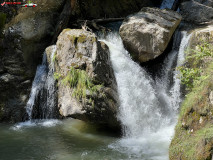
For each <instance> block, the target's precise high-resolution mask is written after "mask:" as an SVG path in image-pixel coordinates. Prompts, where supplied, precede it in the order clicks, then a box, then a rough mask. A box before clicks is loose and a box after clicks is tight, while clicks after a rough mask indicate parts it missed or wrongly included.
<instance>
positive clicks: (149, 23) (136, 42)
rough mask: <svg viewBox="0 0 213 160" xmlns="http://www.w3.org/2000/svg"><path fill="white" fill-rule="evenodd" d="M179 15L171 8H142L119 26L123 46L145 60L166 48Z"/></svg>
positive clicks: (135, 57) (139, 58) (141, 59)
mask: <svg viewBox="0 0 213 160" xmlns="http://www.w3.org/2000/svg"><path fill="white" fill-rule="evenodd" d="M180 21H181V16H180V15H179V14H178V13H176V12H174V11H172V10H166V9H164V10H160V9H158V8H143V9H142V10H141V11H140V12H138V13H137V14H134V15H130V16H128V17H127V18H126V19H125V20H124V22H123V24H122V25H121V27H120V35H121V38H122V40H123V43H124V46H125V48H126V49H127V50H128V51H129V52H130V54H131V55H132V56H133V58H134V59H135V60H137V61H139V62H147V61H149V60H152V59H155V58H156V57H158V56H159V55H161V54H162V53H163V52H164V50H165V49H166V47H167V45H168V43H169V41H170V39H171V37H172V35H173V33H174V31H175V29H176V28H177V26H178V25H179V23H180Z"/></svg>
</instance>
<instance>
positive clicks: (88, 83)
mask: <svg viewBox="0 0 213 160" xmlns="http://www.w3.org/2000/svg"><path fill="white" fill-rule="evenodd" d="M54 77H55V79H57V80H59V79H61V82H62V84H64V85H69V86H70V87H71V88H73V93H72V95H73V96H74V97H75V98H77V99H78V100H80V99H84V98H86V96H87V94H90V95H93V94H96V93H97V92H98V91H100V89H101V88H102V87H103V86H102V85H95V84H94V80H93V79H92V78H91V77H90V76H89V75H88V74H87V72H86V71H84V70H81V69H75V68H74V67H70V70H69V72H68V74H67V75H66V76H65V77H63V76H62V75H61V74H59V73H55V74H54ZM90 101H91V100H90Z"/></svg>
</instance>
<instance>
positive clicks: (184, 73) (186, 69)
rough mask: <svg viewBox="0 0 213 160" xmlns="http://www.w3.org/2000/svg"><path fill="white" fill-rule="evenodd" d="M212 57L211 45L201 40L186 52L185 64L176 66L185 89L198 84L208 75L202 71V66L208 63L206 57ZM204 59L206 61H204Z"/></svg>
mask: <svg viewBox="0 0 213 160" xmlns="http://www.w3.org/2000/svg"><path fill="white" fill-rule="evenodd" d="M212 58H213V46H212V45H211V44H209V43H206V42H203V43H202V44H201V45H197V46H196V47H195V49H193V50H192V49H191V50H189V51H188V52H187V56H186V61H187V63H186V65H185V66H181V67H178V70H179V71H180V77H181V82H182V84H184V85H186V89H187V90H191V89H192V88H193V87H194V86H197V85H199V84H200V83H201V82H202V81H203V80H205V79H206V78H208V77H209V75H207V74H206V73H205V72H204V68H205V67H206V66H207V65H208V59H210V60H211V59H212ZM205 61H206V62H205Z"/></svg>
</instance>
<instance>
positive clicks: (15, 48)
mask: <svg viewBox="0 0 213 160" xmlns="http://www.w3.org/2000/svg"><path fill="white" fill-rule="evenodd" d="M36 3H37V5H38V6H37V7H35V8H29V7H28V8H23V7H22V8H19V9H18V10H17V11H14V13H11V14H10V10H8V12H7V11H5V12H4V13H5V14H6V21H5V22H6V24H5V26H4V32H3V33H4V34H3V37H2V38H0V110H1V111H0V112H1V113H0V121H9V122H17V121H21V120H23V117H24V114H25V106H26V102H27V100H28V98H29V93H30V90H31V84H32V79H33V77H34V75H35V70H36V68H37V65H38V64H39V63H40V61H41V58H42V54H43V51H44V49H45V48H46V47H47V45H49V43H50V41H51V39H52V37H53V33H54V30H55V27H54V26H55V25H56V23H57V20H58V19H57V17H58V15H59V14H60V12H61V9H62V7H63V4H64V0H37V1H36ZM5 7H7V6H5ZM10 15H13V16H14V17H13V18H12V19H10ZM1 28H2V27H1Z"/></svg>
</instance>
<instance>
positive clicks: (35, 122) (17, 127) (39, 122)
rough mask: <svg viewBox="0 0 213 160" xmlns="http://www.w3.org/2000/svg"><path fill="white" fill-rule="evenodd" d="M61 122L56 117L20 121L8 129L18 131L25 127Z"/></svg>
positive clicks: (52, 124)
mask: <svg viewBox="0 0 213 160" xmlns="http://www.w3.org/2000/svg"><path fill="white" fill-rule="evenodd" d="M61 123H62V122H61V121H59V120H56V119H48V120H36V119H35V120H31V121H26V122H20V123H17V124H15V125H14V126H13V127H11V128H10V129H12V130H15V131H19V130H22V129H26V128H32V127H38V126H39V127H54V126H56V125H59V124H61Z"/></svg>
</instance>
